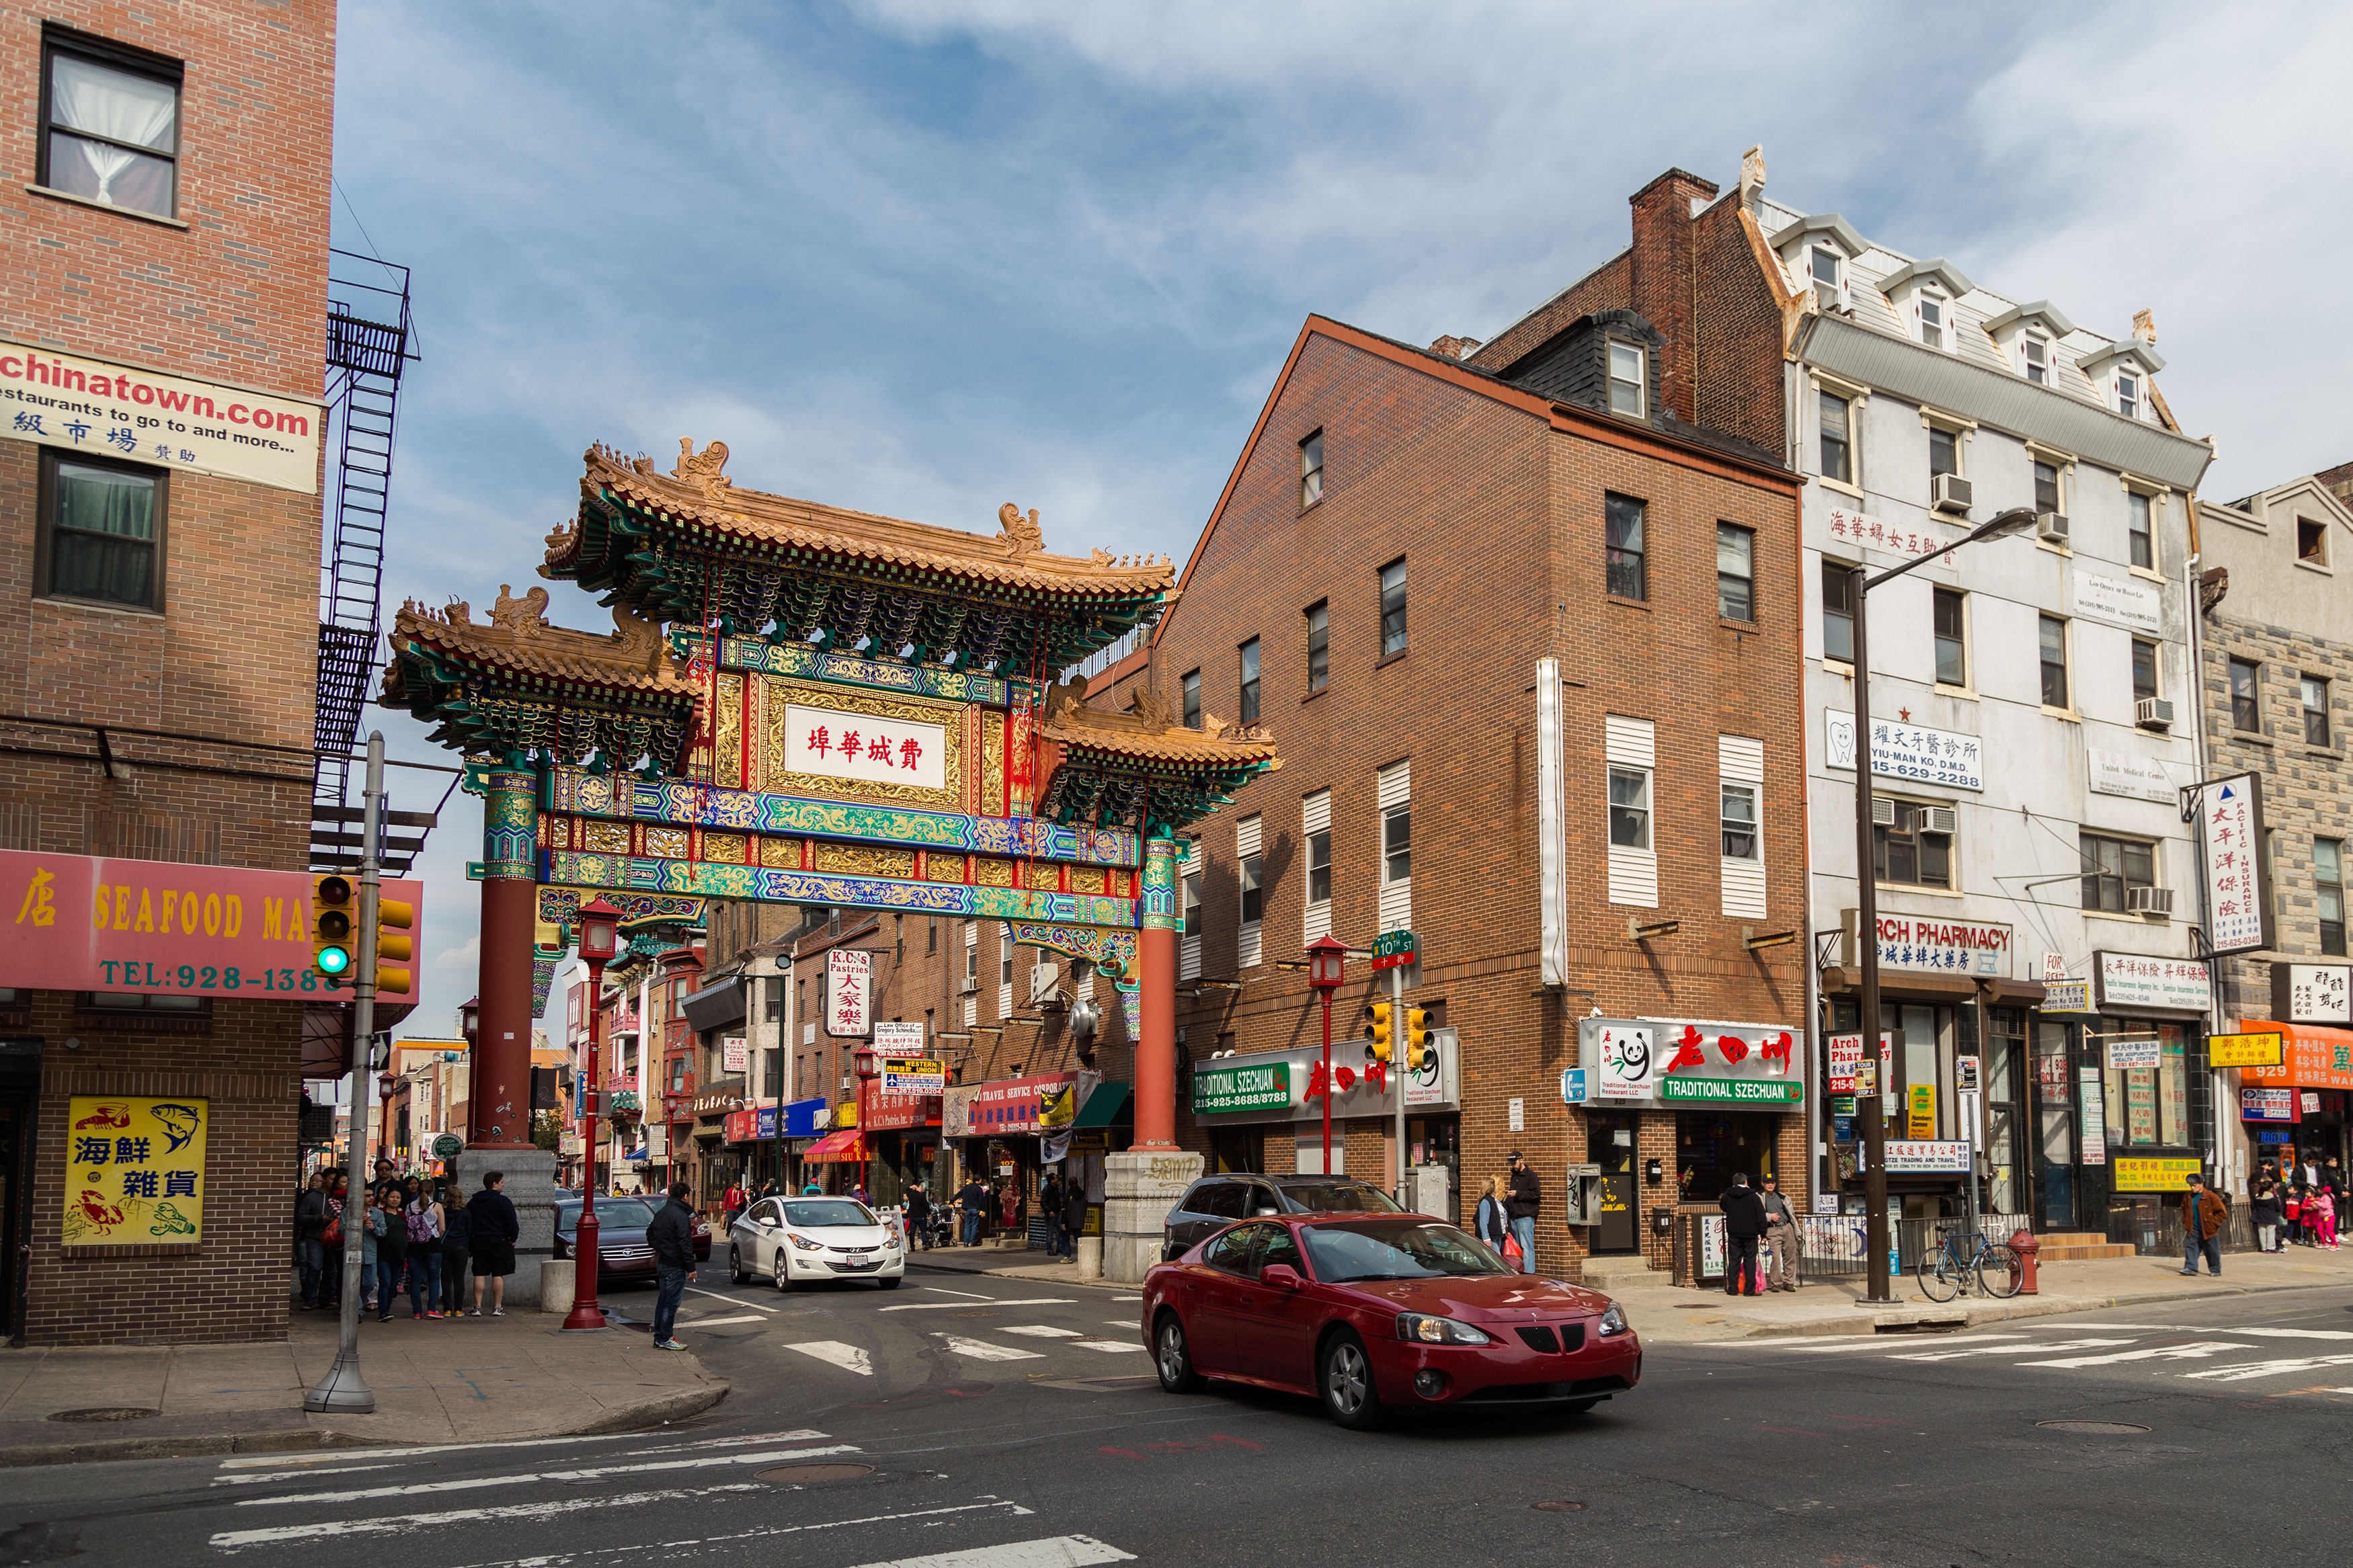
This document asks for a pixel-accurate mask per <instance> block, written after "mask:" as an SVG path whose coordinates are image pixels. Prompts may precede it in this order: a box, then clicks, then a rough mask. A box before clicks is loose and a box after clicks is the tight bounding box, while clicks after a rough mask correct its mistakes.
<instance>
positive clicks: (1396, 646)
mask: <svg viewBox="0 0 2353 1568" xmlns="http://www.w3.org/2000/svg"><path fill="white" fill-rule="evenodd" d="M1404 651H1405V563H1404V562H1403V561H1392V562H1390V563H1388V565H1386V566H1384V567H1382V568H1381V657H1382V658H1388V657H1389V655H1391V654H1393V653H1403V652H1404Z"/></svg>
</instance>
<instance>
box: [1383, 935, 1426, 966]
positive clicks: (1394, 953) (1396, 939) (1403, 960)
mask: <svg viewBox="0 0 2353 1568" xmlns="http://www.w3.org/2000/svg"><path fill="white" fill-rule="evenodd" d="M1420 956H1421V939H1420V938H1419V937H1418V936H1416V935H1414V934H1413V932H1411V931H1383V932H1381V934H1380V935H1378V936H1377V937H1375V938H1373V967H1374V968H1375V969H1395V968H1397V967H1398V965H1400V964H1407V963H1412V962H1413V961H1414V960H1415V959H1417V958H1419V957H1420Z"/></svg>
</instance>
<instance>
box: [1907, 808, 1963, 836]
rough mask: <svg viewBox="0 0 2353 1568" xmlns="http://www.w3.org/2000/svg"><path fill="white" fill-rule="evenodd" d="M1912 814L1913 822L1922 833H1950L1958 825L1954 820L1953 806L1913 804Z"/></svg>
mask: <svg viewBox="0 0 2353 1568" xmlns="http://www.w3.org/2000/svg"><path fill="white" fill-rule="evenodd" d="M1912 816H1913V819H1914V822H1915V825H1916V826H1917V827H1918V828H1919V830H1920V831H1921V832H1923V833H1950V832H1952V831H1953V830H1954V828H1955V827H1957V826H1959V825H1958V823H1957V822H1956V821H1955V819H1954V816H1953V808H1952V807H1951V806H1949V805H1922V806H1915V807H1914V808H1913V812H1912Z"/></svg>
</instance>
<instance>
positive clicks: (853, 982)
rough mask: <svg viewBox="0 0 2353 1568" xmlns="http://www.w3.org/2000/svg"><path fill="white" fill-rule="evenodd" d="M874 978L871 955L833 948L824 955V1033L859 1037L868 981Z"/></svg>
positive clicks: (863, 1023)
mask: <svg viewBox="0 0 2353 1568" xmlns="http://www.w3.org/2000/svg"><path fill="white" fill-rule="evenodd" d="M873 978H874V955H873V954H872V953H871V952H849V951H847V950H845V949H842V948H835V949H834V950H833V951H832V952H828V953H827V954H826V955H825V1032H826V1033H827V1034H828V1035H839V1036H845V1037H849V1036H859V1035H863V1034H865V1033H866V1030H867V1026H868V1011H867V1000H868V990H869V984H870V983H871V981H872V979H873Z"/></svg>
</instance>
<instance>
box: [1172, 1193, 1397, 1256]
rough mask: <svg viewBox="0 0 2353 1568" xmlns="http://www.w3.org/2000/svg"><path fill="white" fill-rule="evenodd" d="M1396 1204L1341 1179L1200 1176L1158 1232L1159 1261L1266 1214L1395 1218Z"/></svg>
mask: <svg viewBox="0 0 2353 1568" xmlns="http://www.w3.org/2000/svg"><path fill="white" fill-rule="evenodd" d="M1403 1212H1404V1211H1403V1210H1401V1209H1399V1208H1398V1205H1397V1202H1396V1200H1395V1199H1393V1198H1391V1197H1390V1196H1389V1195H1388V1194H1387V1193H1385V1192H1383V1191H1381V1190H1380V1188H1378V1187H1376V1186H1370V1185H1367V1184H1365V1183H1363V1182H1352V1181H1350V1180H1349V1179H1348V1178H1347V1177H1345V1176H1259V1175H1250V1174H1245V1173H1241V1172H1239V1171H1235V1172H1229V1173H1226V1174H1224V1175H1219V1176H1204V1177H1202V1178H1201V1179H1200V1180H1199V1181H1198V1182H1195V1183H1194V1184H1192V1185H1191V1186H1189V1187H1187V1188H1186V1189H1185V1195H1184V1196H1183V1197H1181V1198H1179V1199H1177V1200H1176V1207H1175V1208H1173V1209H1171V1210H1169V1211H1168V1221H1167V1224H1166V1226H1163V1227H1162V1230H1161V1243H1160V1258H1161V1261H1163V1262H1164V1263H1166V1262H1174V1261H1175V1260H1176V1259H1177V1258H1181V1257H1183V1256H1184V1255H1185V1254H1186V1253H1187V1252H1190V1251H1191V1250H1192V1249H1193V1248H1194V1247H1198V1246H1199V1245H1200V1244H1201V1243H1202V1242H1204V1241H1207V1240H1208V1238H1209V1237H1213V1236H1215V1235H1217V1234H1218V1232H1219V1231H1221V1230H1223V1229H1225V1228H1226V1226H1229V1225H1232V1224H1233V1223H1234V1222H1235V1221H1237V1220H1245V1219H1251V1218H1255V1217H1256V1216H1258V1215H1271V1214H1331V1213H1339V1214H1400V1213H1403Z"/></svg>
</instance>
